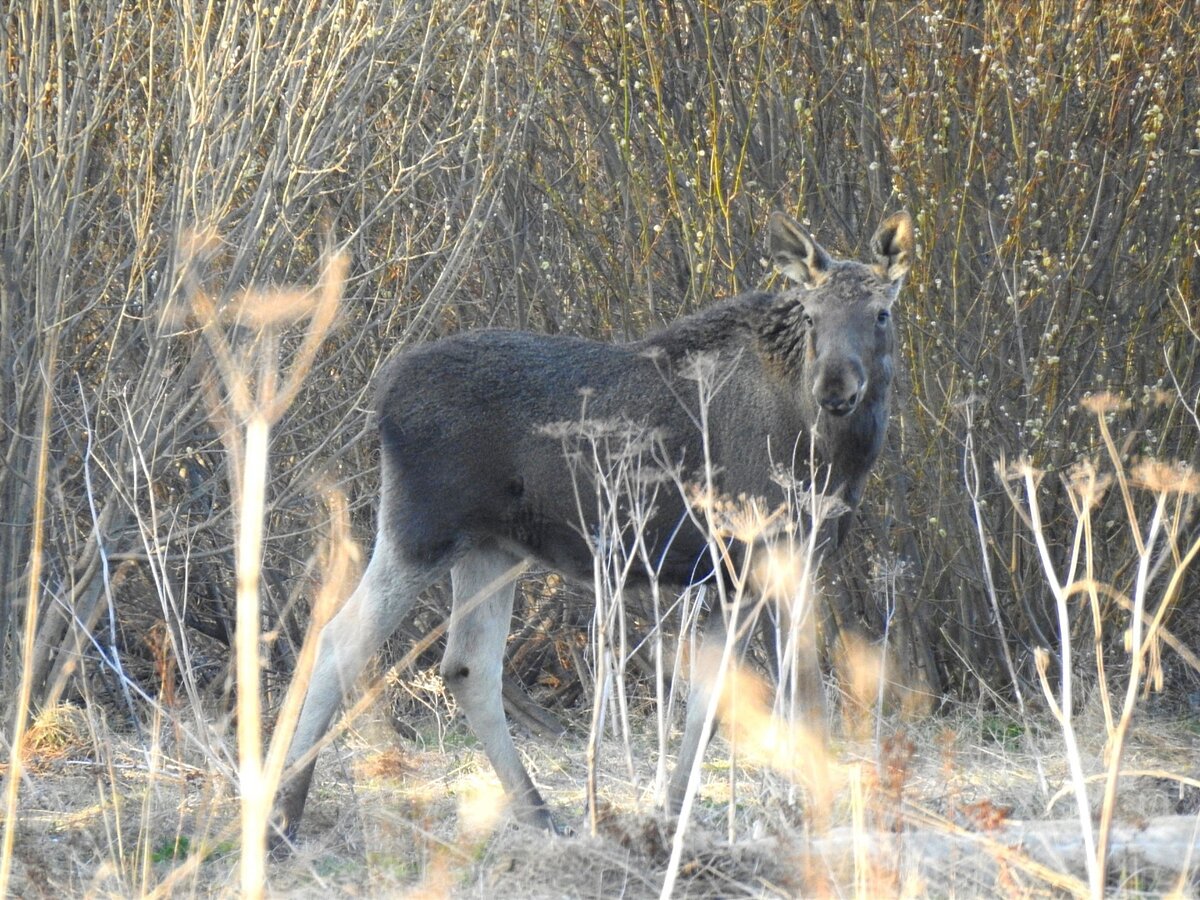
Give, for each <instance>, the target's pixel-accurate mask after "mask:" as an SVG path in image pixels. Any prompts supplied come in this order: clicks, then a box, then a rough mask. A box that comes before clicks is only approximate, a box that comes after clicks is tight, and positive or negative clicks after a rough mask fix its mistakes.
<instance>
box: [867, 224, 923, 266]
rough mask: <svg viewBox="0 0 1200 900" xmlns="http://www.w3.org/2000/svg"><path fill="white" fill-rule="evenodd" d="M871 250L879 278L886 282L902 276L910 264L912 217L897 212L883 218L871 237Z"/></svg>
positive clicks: (911, 256) (911, 253)
mask: <svg viewBox="0 0 1200 900" xmlns="http://www.w3.org/2000/svg"><path fill="white" fill-rule="evenodd" d="M871 252H872V253H874V254H875V271H877V272H878V273H879V277H880V278H882V279H883V280H884V281H888V282H896V281H899V280H900V279H901V278H903V277H904V276H905V275H906V274H907V273H908V270H909V268H911V266H912V259H913V223H912V217H911V216H909V214H908V213H906V212H898V213H895V214H894V215H891V216H888V217H887V218H886V219H884V220H883V224H882V225H880V226H879V229H878V230H877V231H876V232H875V236H874V237H873V238H871Z"/></svg>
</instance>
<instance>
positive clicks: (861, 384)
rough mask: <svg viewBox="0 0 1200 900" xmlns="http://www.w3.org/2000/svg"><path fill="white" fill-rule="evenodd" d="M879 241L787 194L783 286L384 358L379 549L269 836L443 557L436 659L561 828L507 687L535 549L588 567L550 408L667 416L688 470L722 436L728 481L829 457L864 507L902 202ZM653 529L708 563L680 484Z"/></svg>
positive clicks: (298, 740)
mask: <svg viewBox="0 0 1200 900" xmlns="http://www.w3.org/2000/svg"><path fill="white" fill-rule="evenodd" d="M870 248H871V252H872V258H871V260H870V261H869V262H859V261H855V260H849V259H839V258H836V257H834V256H832V255H831V254H829V253H828V252H827V251H826V250H825V249H824V248H822V247H821V245H820V244H818V243H817V242H816V241H815V240H814V239H813V238H812V237H811V236H810V235H809V234H808V233H807V232H806V231H805V229H804V228H803V227H801V226H800V225H799V223H797V222H795V221H794V220H792V219H791V218H789V217H788V216H787V215H785V214H783V213H780V212H775V213H772V215H771V217H770V221H769V226H768V250H769V255H770V258H771V260H772V262H773V264H774V267H775V268H776V270H777V271H779V272H780V273H781V274H783V275H784V276H786V278H787V279H789V280H790V282H793V284H789V285H788V286H787V287H786V288H785V289H784V290H782V291H781V292H779V293H767V292H762V291H750V292H747V293H743V294H740V295H738V296H736V297H733V298H730V299H727V300H724V301H720V302H716V303H713V304H711V305H709V306H708V307H706V308H705V309H702V310H700V311H699V312H696V313H694V314H692V315H689V316H686V317H683V318H681V319H679V320H677V321H675V322H674V323H672V324H670V325H668V326H667V327H665V328H663V329H662V330H660V331H658V332H657V333H654V334H652V335H650V336H649V337H646V338H644V339H642V340H638V341H633V342H630V343H625V344H611V343H603V342H597V341H591V340H585V339H582V338H578V337H569V336H558V335H555V336H546V335H538V334H531V333H526V332H517V331H504V330H490V329H488V330H478V331H467V332H463V333H460V334H456V335H453V336H450V337H446V338H442V339H440V340H437V341H434V342H431V343H427V344H423V345H419V346H415V347H412V348H408V349H405V350H404V351H402V352H401V353H399V354H398V355H397V356H395V357H394V358H393V359H392V360H391V361H390V362H388V363H387V364H386V366H385V367H384V368H383V370H382V372H381V374H380V376H379V381H378V384H377V388H376V393H377V417H378V428H379V441H380V446H381V452H380V467H381V493H380V501H379V510H378V532H377V537H376V542H375V548H374V552H373V553H372V555H371V557H370V560H369V562H368V564H367V567H366V570H365V571H364V574H363V576H362V579H361V581H360V583H359V585H358V587H357V588H356V589H355V591H354V592H353V594H352V595H351V596H350V598H349V599H348V600H347V601H346V603H345V604H344V605H343V606H342V608H341V609H340V610H339V611H338V612H337V614H336V615H334V616H333V617H332V618H331V619H330V620H329V622H328V623H327V624H326V625H325V626H324V628H323V629H322V631H321V633H320V636H319V639H318V649H317V655H316V661H315V664H314V667H313V670H312V674H311V677H310V680H309V684H308V687H307V694H306V696H305V699H304V702H303V706H302V710H301V713H300V717H299V720H298V722H297V726H296V731H295V734H294V736H293V739H292V744H291V747H290V749H289V752H288V757H287V759H288V771H289V772H291V773H292V774H290V776H287V777H286V780H285V781H284V783H283V785H282V786H281V789H280V791H279V795H278V797H277V798H276V804H275V810H274V815H273V820H272V821H273V826H274V828H275V829H276V831H275V833H274V838H275V840H276V841H278V840H279V838H280V837H281V836H283V835H286V836H288V837H289V838H290V837H292V836H293V835H294V834H295V830H296V827H297V824H298V822H299V820H300V817H301V814H302V812H303V809H304V804H305V800H306V797H307V794H308V789H309V785H310V782H311V779H312V773H313V768H314V765H315V754H314V753H312V752H310V751H311V750H312V748H313V747H314V745H316V744H317V743H318V742H319V741H320V739H321V738H322V736H323V735H324V733H325V732H326V730H327V729H328V727H329V724H330V721H331V720H332V717H333V715H334V712H335V710H336V709H337V707H338V706H339V704H340V703H341V700H342V698H343V695H344V694H345V692H346V691H347V690H348V689H349V688H350V686H351V685H352V683H353V682H354V680H355V678H356V677H357V676H358V675H359V674H360V672H361V670H362V669H363V667H364V665H365V664H366V662H367V660H368V659H369V658H370V657H371V655H372V654H373V653H374V652H375V651H376V650H377V649H379V647H380V646H381V645H382V644H383V642H384V641H385V640H386V639H387V638H388V637H389V636H390V635H391V634H392V633H393V631H394V630H395V629H396V628H397V627H398V626H399V625H400V623H401V622H402V620H403V618H404V616H405V614H406V613H407V612H408V611H409V610H410V608H411V607H412V606H413V603H414V601H415V600H416V599H417V596H418V594H419V593H420V592H421V591H423V590H424V589H425V588H427V587H429V586H431V585H432V584H433V583H434V582H435V581H437V580H438V579H440V578H442V577H443V576H444V575H445V574H446V573H447V572H449V574H450V579H451V586H452V595H453V601H452V607H451V614H450V624H449V628H448V631H447V638H446V649H445V653H444V656H443V658H442V662H441V667H440V671H441V674H442V677H443V679H444V680H445V684H446V686H447V688H448V689H449V690H450V692H451V693H452V695H453V696H454V698H455V700H456V701H457V703H458V705H459V706H460V707H461V709H462V710H463V712H464V713H465V715H466V718H467V722H468V724H469V726H470V728H471V730H472V731H473V732H474V733H475V735H476V736H477V737H478V739H479V740H480V742H481V743H482V745H483V747H484V750H485V752H486V753H487V756H488V759H489V760H490V761H491V764H492V766H493V768H494V769H495V771H496V774H497V776H498V778H499V780H500V783H501V785H502V786H503V788H504V790H505V792H506V794H507V797H508V801H509V805H510V808H511V810H512V813H513V814H514V815H515V817H516V818H517V819H518V820H519V821H521V822H524V823H526V824H530V825H533V826H537V827H541V828H546V829H551V830H553V829H554V822H553V819H552V817H551V814H550V812H549V810H548V808H547V805H546V802H545V801H544V800H543V799H542V796H541V794H540V793H539V792H538V789H537V788H536V787H535V786H534V783H533V781H532V779H531V778H530V776H529V774H528V772H527V771H526V769H525V767H524V765H523V763H522V761H521V758H520V756H519V755H518V753H517V750H516V747H515V746H514V744H513V740H512V736H511V734H510V732H509V729H508V724H507V722H506V720H505V714H504V707H503V703H502V699H501V677H502V673H501V668H502V662H503V657H504V650H505V642H506V639H507V635H508V631H509V627H510V619H511V617H512V608H513V598H514V592H515V579H516V574H517V572H518V571H519V569H520V567H521V563H522V561H523V560H526V559H530V558H532V559H533V560H536V561H537V562H539V563H540V564H542V565H545V566H547V567H549V568H552V569H554V570H557V571H559V572H561V573H563V574H564V575H565V576H567V577H569V578H574V579H578V580H580V581H583V582H587V581H589V580H590V579H591V576H592V547H591V546H590V544H589V542H588V540H587V534H586V531H585V528H584V527H583V525H582V524H581V522H580V507H579V505H578V504H577V500H576V497H577V495H576V490H575V483H574V482H573V481H572V479H573V477H574V474H573V472H572V469H571V467H570V466H569V465H568V461H567V460H566V459H565V458H564V456H565V455H564V452H563V446H562V443H561V441H560V440H558V439H555V438H554V437H553V436H552V435H551V434H550V433H548V430H547V426H551V425H553V424H555V423H563V422H570V421H572V420H578V419H579V417H580V411H581V404H583V402H584V400H586V414H587V416H589V417H594V418H595V419H597V420H611V421H623V422H628V423H632V424H634V425H638V426H644V427H646V428H651V429H653V430H654V432H655V433H656V434H657V435H659V436H660V437H659V440H660V442H661V445H662V447H664V448H665V452H666V453H667V454H668V455H669V456H670V457H671V460H672V461H673V462H674V463H675V464H677V465H678V466H679V467H680V469H681V470H682V471H683V472H684V473H685V474H686V473H689V472H690V473H694V472H696V470H697V469H698V468H699V467H700V466H701V465H702V464H703V463H704V461H705V459H706V456H705V454H706V453H707V461H708V463H709V465H710V472H711V476H710V477H711V478H713V479H714V480H715V483H716V485H717V487H718V488H719V490H720V491H721V492H722V493H723V494H725V495H729V496H738V495H746V496H753V497H764V498H766V497H770V496H771V495H778V493H779V491H780V486H779V483H778V481H777V478H778V473H773V472H772V460H774V461H775V463H776V464H778V463H779V462H780V461H781V460H782V461H783V462H784V465H785V468H791V469H792V471H793V472H795V473H796V477H797V480H802V479H803V478H810V477H811V473H814V472H816V473H819V477H820V478H821V480H822V488H823V490H824V491H825V492H827V493H831V494H835V495H837V496H839V497H840V500H841V501H842V502H843V503H844V504H845V507H847V508H848V509H849V510H851V511H852V510H853V509H854V508H855V507H856V506H857V505H858V503H859V501H860V499H861V497H862V493H863V489H864V485H865V482H866V479H867V476H868V474H869V472H870V470H871V467H872V465H873V464H874V463H875V461H876V459H877V458H878V457H879V454H880V451H881V449H882V447H883V444H884V439H885V432H886V429H887V420H888V407H889V394H890V391H891V383H892V371H893V360H892V354H893V347H894V341H895V338H894V325H893V323H892V319H891V310H892V307H893V305H894V303H895V301H896V298H897V296H898V294H899V292H900V288H901V285H902V283H903V279H904V276H905V274H906V273H907V272H908V270H909V267H910V265H911V263H912V259H913V224H912V220H911V218H910V217H909V216H908V214H907V213H904V212H900V213H896V214H894V215H892V216H890V217H889V218H887V219H886V220H885V221H884V222H883V223H882V224H881V225H880V226H879V228H878V229H877V230H876V232H875V233H874V236H873V237H872V238H871V243H870ZM697 357H704V358H707V359H710V360H712V361H713V363H714V364H715V367H716V370H717V371H719V372H720V378H719V387H717V389H716V390H715V391H714V392H713V394H712V396H711V397H710V398H709V400H708V403H709V406H708V409H707V429H708V432H709V433H708V434H707V435H706V436H702V435H701V434H700V433H699V430H698V429H697V426H696V420H695V414H694V411H692V410H690V409H689V408H688V405H687V403H686V402H685V400H686V398H687V397H689V396H694V395H695V385H694V384H691V385H690V388H691V391H690V393H689V390H688V387H689V385H688V384H686V383H685V379H687V378H688V377H689V376H688V372H689V361H693V360H695V359H696V358H697ZM581 398H584V399H581ZM846 519H847V516H842V517H840V518H839V519H837V520H834V522H835V525H836V527H835V528H834V529H833V532H834V533H833V534H832V535H831V536H830V538H829V541H828V544H829V546H836V544H837V543H838V542H839V541H840V540H841V539H842V537H843V535H844V533H845V530H846V528H845V522H846ZM645 526H646V534H647V535H648V537H647V540H648V541H649V542H650V543H651V545H652V551H653V552H654V553H655V554H656V558H657V561H658V564H659V570H658V574H659V578H660V579H661V581H662V583H664V584H676V585H679V586H686V585H689V584H691V583H693V582H695V581H696V580H697V579H698V578H703V577H708V576H711V575H712V569H711V566H709V567H706V566H705V565H703V564H702V560H704V559H705V557H706V554H707V553H708V543H707V539H706V537H705V535H704V534H702V533H701V529H700V528H699V527H698V526H697V524H696V523H695V521H694V520H693V519H689V515H688V510H687V501H686V500H685V498H684V497H683V496H682V494H681V495H680V496H678V497H676V498H675V499H674V500H672V499H671V498H669V497H665V498H664V497H662V496H660V497H659V499H658V502H657V503H656V506H655V508H654V509H653V510H652V512H651V513H650V516H649V521H648V522H646V523H645ZM714 617H715V618H717V619H719V618H720V614H719V613H717V614H713V615H710V618H714ZM694 696H695V693H694V690H693V697H694ZM692 703H693V700H692V699H689V705H691V704H692ZM702 728H703V716H697V715H695V714H691V713H690V714H689V715H688V716H687V721H686V724H685V727H684V736H683V741H682V749H681V752H680V754H679V759H678V760H677V762H676V768H675V770H674V773H673V775H672V779H671V784H670V789H669V798H670V803H671V805H672V808H673V809H674V810H676V811H677V810H678V806H679V802H680V800H681V798H682V795H683V791H684V790H685V789H686V786H687V779H688V774H689V773H690V771H691V769H692V764H693V762H694V761H695V758H696V755H697V754H698V753H700V752H702V749H703V748H702V747H701V746H700V745H701V741H702V739H701V736H700V735H701V732H702ZM297 763H298V765H297Z"/></svg>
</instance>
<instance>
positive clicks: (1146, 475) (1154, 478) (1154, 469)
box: [1131, 459, 1200, 494]
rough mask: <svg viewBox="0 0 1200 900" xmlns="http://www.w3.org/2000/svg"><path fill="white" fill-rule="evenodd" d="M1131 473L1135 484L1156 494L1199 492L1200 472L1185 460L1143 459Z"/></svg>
mask: <svg viewBox="0 0 1200 900" xmlns="http://www.w3.org/2000/svg"><path fill="white" fill-rule="evenodd" d="M1131 474H1132V476H1133V477H1132V481H1133V483H1134V484H1135V485H1137V486H1138V487H1141V488H1145V489H1146V490H1148V491H1153V492H1154V493H1156V494H1200V474H1198V473H1197V472H1196V470H1195V469H1193V468H1192V467H1191V466H1190V465H1188V464H1187V463H1185V462H1180V461H1178V460H1171V461H1169V462H1164V461H1163V460H1159V459H1143V460H1141V461H1140V462H1138V464H1137V465H1136V466H1134V467H1133V472H1132V473H1131Z"/></svg>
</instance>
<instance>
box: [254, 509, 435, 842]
mask: <svg viewBox="0 0 1200 900" xmlns="http://www.w3.org/2000/svg"><path fill="white" fill-rule="evenodd" d="M447 567H448V566H447ZM444 572H445V568H442V567H439V566H437V565H425V564H412V563H408V562H405V561H403V559H402V557H401V555H400V554H398V553H397V552H396V550H395V549H394V548H393V547H392V545H391V543H390V541H389V540H388V538H387V534H386V531H385V530H381V531H380V533H379V537H378V538H377V541H376V545H375V551H374V553H373V554H372V555H371V560H370V562H369V563H368V564H367V568H366V571H365V572H364V573H363V576H362V580H361V581H359V583H358V587H357V588H355V590H354V593H353V594H351V595H350V599H349V600H347V601H346V603H345V604H344V605H343V606H342V608H341V609H340V610H338V612H337V614H336V615H335V616H334V617H333V618H332V619H330V620H329V621H328V622H327V623H326V624H325V627H324V628H322V629H321V635H320V637H319V638H318V644H317V658H316V662H315V663H314V665H313V669H312V673H311V675H310V677H309V680H308V687H307V691H306V693H305V696H304V704H303V706H302V708H301V711H300V718H299V719H298V720H297V723H296V731H295V733H294V734H293V735H292V743H291V746H290V747H289V749H288V754H287V763H286V765H285V768H286V769H291V768H292V767H293V765H294V763H295V762H296V761H297V760H299V759H300V758H301V757H302V756H304V755H305V754H306V753H308V752H309V750H311V749H312V747H313V746H314V745H315V744H316V743H317V742H318V741H320V740H321V738H322V736H323V735H324V734H325V732H326V730H327V729H328V728H329V723H330V722H331V721H332V719H333V715H334V713H335V712H336V710H337V708H338V705H339V704H340V703H341V701H342V697H343V696H344V695H345V694H346V693H347V691H349V689H350V687H351V686H352V685H353V684H354V681H355V679H356V678H358V676H359V675H360V674H361V673H362V670H363V669H364V668H365V667H366V664H367V661H368V660H369V659H370V658H371V657H372V655H374V653H375V651H377V650H378V649H379V647H380V646H381V645H382V644H383V642H384V641H385V640H387V638H388V637H389V636H390V635H391V634H392V632H393V631H395V630H396V628H397V627H398V626H399V624H400V622H401V621H402V620H403V618H404V615H405V613H407V612H408V611H409V609H410V608H411V607H412V605H413V602H414V601H415V600H416V599H417V595H418V594H420V592H421V591H422V590H424V589H425V588H427V587H428V586H429V585H430V584H432V583H433V582H434V581H436V580H437V577H438V576H439V575H441V574H442V573H444ZM315 765H316V758H315V756H314V757H313V758H312V759H310V760H309V761H308V762H307V763H305V764H304V765H303V766H302V767H301V768H300V769H299V770H297V771H296V772H295V773H294V774H293V775H292V776H291V777H290V778H288V779H287V780H286V781H285V782H284V784H283V785H282V786H281V787H280V789H279V794H278V796H277V798H276V801H275V810H274V815H273V817H272V825H273V828H274V830H273V832H272V842H273V843H278V837H279V835H286V836H287V837H288V838H292V837H294V836H295V832H296V827H297V825H298V823H299V821H300V816H301V815H302V813H303V812H304V804H305V801H306V800H307V799H308V790H309V785H310V783H311V781H312V775H313V768H314V767H315Z"/></svg>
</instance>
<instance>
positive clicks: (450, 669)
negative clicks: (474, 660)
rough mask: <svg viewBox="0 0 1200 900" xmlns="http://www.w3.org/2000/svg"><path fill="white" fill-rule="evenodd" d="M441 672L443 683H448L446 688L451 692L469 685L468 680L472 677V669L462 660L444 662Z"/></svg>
mask: <svg viewBox="0 0 1200 900" xmlns="http://www.w3.org/2000/svg"><path fill="white" fill-rule="evenodd" d="M439 671H440V672H441V675H442V681H444V682H445V683H446V687H448V688H449V689H450V690H451V691H454V690H455V689H456V688H459V687H461V686H462V685H465V684H467V679H469V678H470V677H471V667H470V666H469V665H467V663H465V662H464V661H463V660H460V659H455V660H443V661H442V665H441V667H440V668H439Z"/></svg>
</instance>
